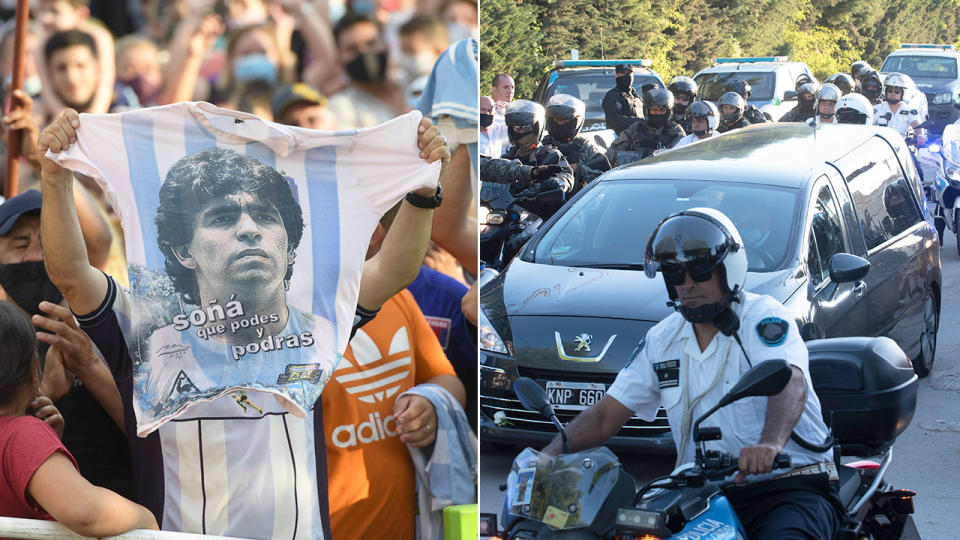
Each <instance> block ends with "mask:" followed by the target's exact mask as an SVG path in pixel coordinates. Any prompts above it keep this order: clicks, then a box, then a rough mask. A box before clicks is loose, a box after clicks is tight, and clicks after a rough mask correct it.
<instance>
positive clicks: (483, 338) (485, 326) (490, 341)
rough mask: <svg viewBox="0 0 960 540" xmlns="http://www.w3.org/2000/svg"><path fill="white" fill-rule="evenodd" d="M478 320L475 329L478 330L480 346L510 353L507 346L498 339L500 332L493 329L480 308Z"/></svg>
mask: <svg viewBox="0 0 960 540" xmlns="http://www.w3.org/2000/svg"><path fill="white" fill-rule="evenodd" d="M478 322H479V323H480V324H478V325H477V330H478V331H479V332H480V348H481V349H483V350H485V351H490V352H495V353H500V354H510V351H508V350H507V346H506V345H505V344H504V343H503V340H502V339H500V334H498V333H497V331H496V330H494V328H493V325H492V324H490V319H488V318H487V315H486V314H485V313H484V312H483V309H480V317H479V320H478Z"/></svg>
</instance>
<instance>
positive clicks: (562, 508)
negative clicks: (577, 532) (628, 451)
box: [505, 447, 620, 529]
mask: <svg viewBox="0 0 960 540" xmlns="http://www.w3.org/2000/svg"><path fill="white" fill-rule="evenodd" d="M619 476H620V461H619V460H618V459H617V457H616V456H615V455H614V454H613V452H611V451H610V450H609V449H607V448H605V447H600V448H592V449H590V450H584V451H582V452H576V453H573V454H565V455H560V456H556V457H552V456H549V455H546V454H542V453H540V452H538V451H536V450H534V449H532V448H526V449H524V451H523V452H521V453H520V454H519V455H518V456H517V457H516V459H514V460H513V466H512V467H511V468H510V475H509V476H508V477H507V500H506V504H505V510H507V511H508V512H509V513H510V514H513V515H514V516H524V517H526V518H528V519H532V520H536V521H540V522H542V523H545V524H547V525H549V526H551V527H553V528H554V529H577V528H581V527H589V526H590V525H591V523H593V520H594V518H596V516H597V513H599V511H600V509H601V508H602V507H603V502H604V501H605V500H606V498H607V496H608V495H609V494H610V492H611V491H612V490H613V487H614V485H615V484H616V483H617V479H618V478H619Z"/></svg>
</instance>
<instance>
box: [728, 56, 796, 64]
mask: <svg viewBox="0 0 960 540" xmlns="http://www.w3.org/2000/svg"><path fill="white" fill-rule="evenodd" d="M713 61H714V63H716V64H751V63H757V62H786V61H787V57H786V56H746V57H743V58H714V59H713Z"/></svg>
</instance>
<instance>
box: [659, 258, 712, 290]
mask: <svg viewBox="0 0 960 540" xmlns="http://www.w3.org/2000/svg"><path fill="white" fill-rule="evenodd" d="M714 266H715V265H714V264H711V263H709V262H706V261H704V262H700V261H690V262H687V263H682V264H675V263H672V264H662V265H660V271H661V272H663V279H664V281H666V283H667V285H670V286H674V287H675V286H677V285H682V284H683V282H684V281H686V276H687V274H690V278H691V279H692V280H693V281H695V282H697V283H703V282H704V281H709V280H710V277H711V276H713V268H714Z"/></svg>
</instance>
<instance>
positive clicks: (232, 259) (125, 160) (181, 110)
mask: <svg viewBox="0 0 960 540" xmlns="http://www.w3.org/2000/svg"><path fill="white" fill-rule="evenodd" d="M419 121H420V114H419V113H417V112H413V113H409V114H406V115H403V116H400V117H398V118H395V119H394V120H391V121H389V122H387V123H385V124H382V125H380V126H376V127H373V128H369V129H362V130H359V131H342V132H321V131H314V130H307V129H301V128H296V127H290V126H283V125H279V124H275V123H271V122H265V121H263V120H261V119H259V118H257V117H255V116H253V115H250V114H246V113H240V112H234V111H228V110H225V109H220V108H217V107H214V106H212V105H210V104H207V103H178V104H174V105H168V106H164V107H157V108H152V109H142V110H137V111H131V112H126V113H123V114H118V115H81V120H80V122H81V127H80V129H79V130H78V133H77V135H78V138H79V140H78V143H77V144H75V145H73V146H71V147H70V148H69V149H68V150H67V151H66V152H62V153H60V154H58V155H52V154H50V156H51V157H52V158H53V159H55V160H56V161H57V162H59V163H60V164H61V165H62V166H64V167H67V168H70V169H73V170H75V171H78V172H81V173H83V174H86V175H87V176H90V177H92V178H94V179H96V180H97V181H98V182H99V183H100V185H101V186H102V187H103V189H104V191H105V192H106V193H107V194H108V196H109V197H110V198H111V202H112V203H113V205H114V207H115V208H117V209H118V210H119V213H120V217H121V220H122V222H123V227H124V231H125V239H126V250H127V261H128V270H129V275H130V282H131V290H130V293H131V297H130V300H129V301H128V302H117V303H115V304H114V306H113V308H114V309H115V310H117V311H118V313H117V315H118V320H119V321H120V326H121V329H122V331H123V333H124V339H125V341H126V343H127V345H128V346H129V347H130V353H131V357H132V359H133V377H134V410H135V412H136V417H137V434H138V435H139V436H145V435H147V434H149V433H150V432H152V431H153V430H156V429H157V427H159V426H160V425H161V424H162V423H164V422H166V421H168V420H170V419H173V418H179V417H182V416H183V415H184V414H186V413H187V411H189V409H190V408H191V407H195V406H196V405H197V404H199V403H203V402H211V401H215V400H217V398H221V397H224V398H226V399H227V400H228V401H229V402H233V405H232V407H234V408H235V407H236V406H237V405H240V406H241V407H242V408H243V409H244V410H246V411H247V412H248V413H249V412H251V411H253V412H257V411H258V410H259V411H261V413H262V411H263V410H264V406H263V403H264V402H265V401H268V400H269V401H270V402H273V401H274V399H276V401H277V402H279V403H280V404H281V405H282V406H283V409H284V410H287V411H290V412H291V413H293V414H295V415H296V416H299V417H304V416H306V411H308V410H310V409H311V408H312V407H313V404H314V403H315V402H316V400H317V398H318V397H319V395H320V391H321V390H322V388H323V386H324V384H325V383H326V382H327V380H329V378H330V375H331V373H332V372H333V370H334V369H335V368H336V365H337V362H338V360H339V358H340V354H341V353H342V352H343V350H344V349H345V348H346V346H347V342H348V340H349V335H350V329H351V327H352V321H353V318H354V315H355V307H356V301H357V294H358V291H359V286H360V274H361V271H362V265H363V261H364V257H365V254H366V250H367V245H368V243H369V240H370V237H371V235H372V233H373V231H374V229H375V227H376V224H377V221H378V220H379V218H380V217H381V216H382V215H383V213H384V212H386V211H387V210H388V209H389V208H390V207H391V206H393V205H394V204H395V203H396V202H397V201H398V200H400V199H401V198H402V197H403V196H404V194H406V193H407V192H409V191H412V190H415V189H417V188H421V187H431V186H435V185H436V182H437V176H438V171H439V165H440V164H439V163H433V164H428V163H427V162H426V161H424V160H423V159H421V158H420V157H419V149H418V148H417V125H418V123H419ZM263 394H272V395H266V396H264V395H263ZM242 396H246V397H242ZM250 404H256V405H257V407H253V406H251V405H250Z"/></svg>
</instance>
